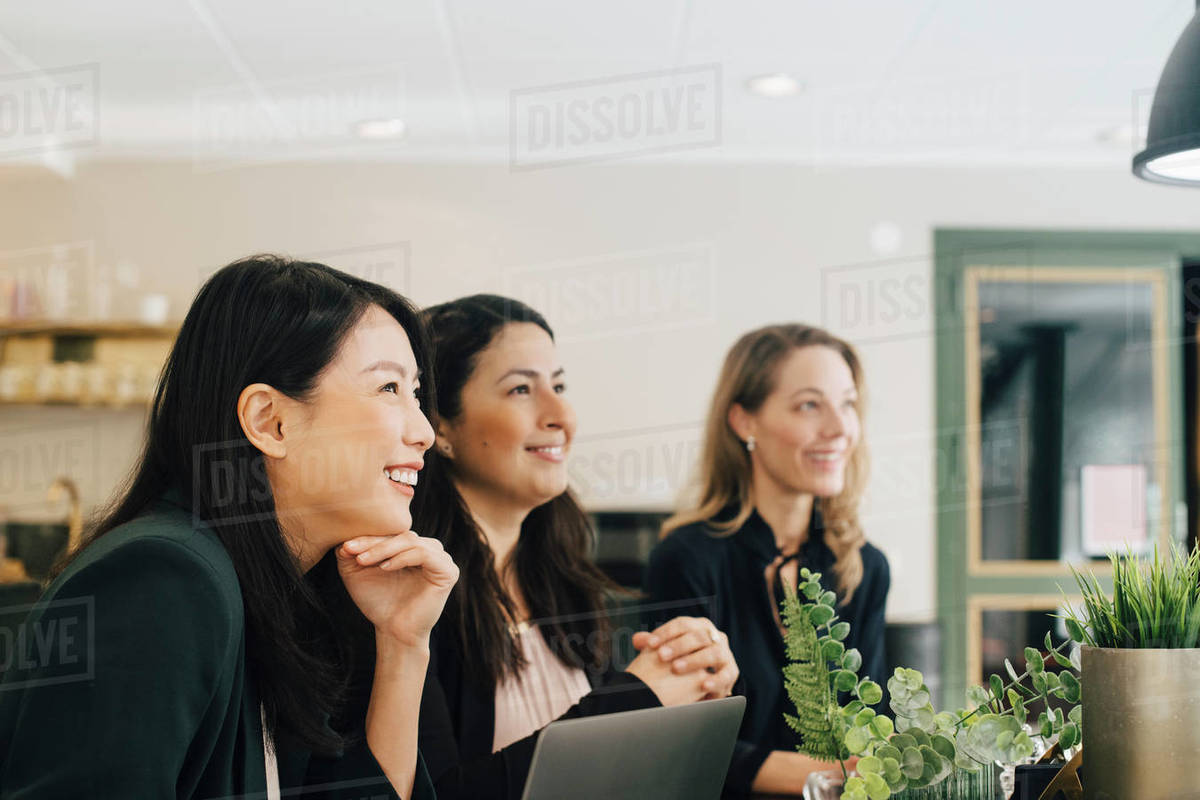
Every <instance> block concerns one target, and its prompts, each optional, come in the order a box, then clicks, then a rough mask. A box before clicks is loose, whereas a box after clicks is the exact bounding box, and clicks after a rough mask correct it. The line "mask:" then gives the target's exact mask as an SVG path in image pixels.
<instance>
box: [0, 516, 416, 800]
mask: <svg viewBox="0 0 1200 800" xmlns="http://www.w3.org/2000/svg"><path fill="white" fill-rule="evenodd" d="M6 611H7V613H9V614H13V613H16V612H15V610H12V609H9V610H0V613H5V612H6ZM18 631H19V633H18V635H17V636H15V637H12V638H13V639H14V641H10V642H0V670H3V675H2V677H0V797H3V798H6V800H26V799H29V800H32V799H33V798H36V799H37V800H55V799H56V798H62V800H68V799H69V800H78V799H79V798H97V797H112V798H136V799H137V800H143V799H145V800H149V799H150V798H195V799H196V800H201V799H202V798H221V800H233V799H234V798H239V799H242V798H244V799H245V800H249V798H265V797H266V772H265V769H264V760H263V744H262V725H261V722H260V717H259V703H258V698H257V695H256V692H255V689H254V686H253V685H252V681H251V679H250V676H249V674H248V671H247V663H246V641H245V638H246V637H245V622H244V614H243V609H242V595H241V591H240V589H239V586H238V580H237V575H236V574H235V572H234V568H233V563H232V561H231V560H230V558H229V555H228V554H227V553H226V551H225V548H224V547H223V546H222V545H221V543H220V541H219V540H218V539H217V537H216V536H215V535H214V534H213V533H212V532H211V531H209V530H206V529H204V528H202V527H194V526H193V525H192V517H191V512H190V511H189V510H187V509H186V508H183V507H181V506H179V505H177V504H175V503H173V502H169V501H167V500H165V499H164V500H161V501H159V502H157V503H155V504H154V506H153V507H152V508H151V510H150V511H149V512H147V513H146V514H143V515H142V516H139V517H138V518H137V519H134V520H132V521H131V522H129V523H127V524H125V525H122V526H120V527H119V528H116V529H114V530H112V531H110V532H109V533H107V534H105V535H104V536H102V537H101V538H100V539H98V540H97V541H96V542H95V543H94V544H92V545H90V546H88V547H87V548H85V549H84V550H83V552H82V553H81V554H80V555H79V556H78V557H77V558H76V559H75V560H74V561H73V562H72V563H71V565H70V566H69V567H68V568H67V569H66V570H65V571H64V572H63V573H62V574H61V575H60V576H59V577H58V578H57V579H56V580H55V581H54V582H53V583H52V584H51V585H50V587H49V588H48V589H47V590H46V592H45V594H44V595H43V597H42V599H41V600H40V601H39V602H38V604H37V605H36V606H35V608H34V609H33V611H32V612H30V613H29V616H28V617H27V618H26V619H25V621H24V623H23V624H21V625H20V626H19V627H18ZM279 772H280V783H281V785H282V787H283V793H284V797H289V798H295V797H303V798H305V800H312V799H315V798H391V797H396V796H397V795H396V794H395V792H393V791H392V790H391V788H390V785H389V784H388V782H387V781H386V779H385V778H384V777H383V772H382V770H381V769H380V767H379V765H378V763H376V761H375V759H374V758H373V757H372V756H371V754H370V751H369V750H368V749H367V747H366V746H365V745H359V746H357V747H353V748H349V749H347V750H346V751H345V752H344V753H342V755H341V757H340V758H327V757H318V756H313V755H311V754H309V753H307V752H296V751H287V750H281V752H280V753H279ZM417 773H418V774H417V781H416V786H415V787H414V797H417V798H432V797H433V789H432V785H431V784H430V782H429V779H428V777H427V775H426V773H425V769H424V765H423V763H422V762H421V761H420V760H419V759H418V766H417ZM289 787H290V788H291V791H289ZM301 787H303V788H301Z"/></svg>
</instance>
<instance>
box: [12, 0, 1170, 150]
mask: <svg viewBox="0 0 1200 800" xmlns="http://www.w3.org/2000/svg"><path fill="white" fill-rule="evenodd" d="M1193 9H1194V6H1193V5H1192V3H1191V2H1187V0H1170V1H1169V2H1168V0H1145V2H1129V0H1124V1H1123V2H1117V1H1116V0H1106V1H1105V2H1096V1H1095V0H1091V1H1089V2H1083V1H1082V0H1063V1H1061V2H1046V0H1006V2H995V1H993V2H990V3H986V4H985V3H979V2H966V1H965V0H959V2H936V0H935V1H934V2H907V3H901V2H896V0H892V1H891V2H882V0H874V2H869V3H864V2H857V3H856V2H830V1H829V0H821V1H820V2H816V1H815V0H739V2H717V1H716V0H673V1H672V2H653V1H651V0H607V2H603V3H586V4H585V3H578V2H574V3H572V2H564V1H563V0H508V1H507V2H488V1H487V0H420V2H397V0H387V1H386V2H385V1H383V0H360V1H359V2H350V3H345V4H340V5H339V4H334V3H330V2H316V0H289V2H283V1H282V0H275V1H274V2H249V0H116V1H115V2H109V3H96V2H82V0H74V1H71V2H64V1H63V0H39V2H14V3H8V4H6V5H5V6H4V7H3V9H2V10H0V94H2V93H3V91H4V79H3V76H5V75H12V74H14V73H23V72H28V71H31V70H57V69H60V68H64V67H78V66H79V65H84V64H94V65H96V66H95V68H94V69H95V70H96V75H97V77H98V86H99V91H98V99H97V100H96V102H95V108H96V111H97V114H98V118H97V121H96V122H95V128H96V131H95V132H96V134H97V138H98V143H96V144H86V145H83V146H77V147H74V148H71V149H70V150H69V151H63V152H62V153H59V154H58V156H52V158H53V157H59V158H99V157H130V156H132V157H156V158H157V157H186V158H193V157H194V158H201V159H206V158H210V157H212V156H214V155H220V152H219V151H220V150H221V149H222V147H224V146H225V144H226V143H225V140H224V139H222V137H221V136H219V135H216V134H213V133H211V128H212V125H213V113H214V112H213V107H214V106H213V102H214V98H216V100H217V101H218V102H221V103H225V104H226V105H225V106H224V107H229V106H233V107H236V108H239V109H240V112H239V113H240V114H242V115H243V116H242V117H240V119H235V120H233V122H230V123H229V124H230V125H233V126H234V133H232V134H230V135H234V136H236V135H237V130H236V128H237V126H238V125H242V126H244V127H253V126H254V125H255V124H257V123H256V122H255V120H259V119H260V118H262V119H274V120H275V121H277V122H278V121H280V120H282V122H283V123H284V125H285V127H286V126H287V125H293V126H294V125H296V124H302V121H301V122H300V123H298V122H297V118H296V116H295V115H296V113H297V112H295V110H294V108H293V105H292V104H293V102H294V101H295V100H296V98H304V97H307V98H309V99H311V98H312V97H314V96H320V95H321V93H322V92H323V91H325V89H329V90H330V91H333V92H341V93H342V94H343V95H344V96H348V95H349V94H351V93H353V92H354V91H355V90H358V89H364V88H365V89H369V90H371V91H377V90H382V91H385V92H390V94H387V101H386V103H387V104H390V105H389V106H388V107H394V108H395V109H396V114H398V115H400V116H402V117H403V119H404V122H405V124H406V126H407V129H408V133H407V136H406V137H405V139H404V140H403V141H401V142H389V143H374V142H363V141H361V140H356V139H354V138H353V137H351V136H350V135H349V133H348V131H343V130H342V129H341V128H347V127H348V126H347V125H346V124H345V123H346V120H345V119H342V118H341V117H339V116H338V114H344V113H349V112H334V113H333V115H332V116H331V117H330V118H329V119H326V120H325V122H326V123H329V121H330V119H332V120H334V122H336V123H337V124H335V125H333V127H338V125H340V126H341V128H338V130H337V131H336V133H331V132H330V131H324V132H322V133H321V134H320V135H319V136H314V137H311V138H309V139H305V138H304V136H303V135H301V136H300V137H299V138H298V139H291V140H287V141H281V142H276V143H275V145H274V146H272V148H270V154H268V153H267V151H266V150H263V149H261V148H260V149H259V150H258V151H255V152H252V153H251V157H254V158H265V157H268V155H271V156H274V157H280V158H346V157H351V158H403V159H437V160H446V159H451V160H481V159H488V160H491V159H494V160H500V161H507V160H508V159H509V156H510V147H511V144H512V143H511V142H510V128H509V125H510V103H511V102H512V101H513V95H512V93H513V92H520V91H521V90H525V89H529V88H530V87H544V86H547V85H551V84H558V83H564V82H577V81H601V82H602V81H606V80H610V79H613V78H615V77H618V76H622V75H627V74H630V73H643V72H648V71H656V70H666V69H671V68H677V67H687V66H692V65H707V64H716V65H719V67H720V76H721V77H720V82H721V89H722V94H721V102H720V112H721V123H720V131H719V140H720V141H719V144H713V145H708V146H702V147H699V148H695V149H687V150H682V149H680V148H675V149H672V148H669V147H668V148H665V152H663V153H659V154H653V155H641V156H636V158H637V159H638V160H643V161H644V160H648V159H655V158H674V159H678V158H703V159H729V160H750V159H785V160H790V161H799V162H811V163H814V164H817V165H819V164H825V163H829V164H864V163H867V164H869V163H897V162H905V163H957V164H981V165H984V164H1013V163H1022V164H1029V163H1036V164H1049V165H1055V164H1064V165H1080V164H1084V165H1105V166H1119V167H1120V168H1122V169H1127V168H1128V162H1129V158H1130V155H1131V154H1132V152H1133V151H1134V150H1135V142H1134V141H1133V139H1134V136H1133V134H1132V131H1133V130H1134V129H1135V122H1136V121H1137V120H1136V119H1135V118H1136V117H1137V116H1138V113H1137V108H1138V107H1139V98H1140V107H1143V108H1144V107H1146V106H1147V104H1148V101H1149V93H1150V92H1152V90H1153V87H1154V84H1155V82H1156V81H1157V78H1158V74H1159V71H1160V70H1161V69H1162V65H1163V63H1164V61H1165V59H1166V57H1167V54H1168V53H1169V51H1170V48H1171V46H1172V45H1173V43H1174V41H1175V39H1176V38H1177V36H1178V35H1179V32H1180V31H1181V30H1182V28H1183V26H1184V25H1185V24H1186V22H1187V21H1188V19H1189V18H1190V16H1191V14H1192V13H1193ZM776 71H786V72H790V73H793V74H794V75H796V76H797V77H799V78H800V79H801V80H802V81H803V83H804V85H805V89H804V91H802V92H801V93H800V94H798V95H796V96H793V97H789V98H782V99H765V98H761V97H756V96H752V95H750V94H749V93H748V92H746V90H745V88H744V82H745V80H746V78H748V77H750V76H752V75H757V74H761V73H768V72H776ZM330 87H332V88H330ZM381 87H382V89H381ZM272 115H274V116H272ZM222 124H224V123H222ZM1143 124H1144V121H1143ZM206 131H207V132H206ZM227 133H228V132H227ZM242 133H244V131H243V132H242ZM318 144H319V146H318ZM239 152H240V153H241V155H243V156H244V155H245V152H244V151H239ZM37 157H39V158H41V157H44V156H42V155H40V154H39V155H37ZM0 158H4V159H5V160H8V161H12V160H13V159H15V158H19V157H17V156H12V155H9V156H5V155H4V154H3V153H0Z"/></svg>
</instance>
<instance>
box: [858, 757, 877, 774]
mask: <svg viewBox="0 0 1200 800" xmlns="http://www.w3.org/2000/svg"><path fill="white" fill-rule="evenodd" d="M855 769H857V770H858V774H859V775H873V774H879V773H882V772H883V760H882V759H880V758H878V757H877V756H863V757H862V758H860V759H859V760H858V766H857V767H855Z"/></svg>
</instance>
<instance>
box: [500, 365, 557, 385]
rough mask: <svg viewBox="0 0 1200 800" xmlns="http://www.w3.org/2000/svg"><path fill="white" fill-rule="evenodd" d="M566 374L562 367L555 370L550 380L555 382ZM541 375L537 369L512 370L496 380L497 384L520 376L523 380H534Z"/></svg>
mask: <svg viewBox="0 0 1200 800" xmlns="http://www.w3.org/2000/svg"><path fill="white" fill-rule="evenodd" d="M564 372H566V370H564V369H563V368H562V367H559V368H558V369H556V370H554V372H551V373H550V380H554V379H555V378H558V377H561V376H562V375H563V373H564ZM539 374H540V373H539V372H538V371H537V370H536V369H528V368H517V369H510V370H509V371H508V372H506V373H504V374H503V375H501V376H500V377H499V378H498V379H497V380H496V383H501V382H503V381H504V380H506V379H508V378H511V377H512V376H513V375H520V376H521V377H522V378H529V379H530V380H532V379H534V378H537V376H538V375H539Z"/></svg>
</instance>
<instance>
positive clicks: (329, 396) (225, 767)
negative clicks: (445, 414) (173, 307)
mask: <svg viewBox="0 0 1200 800" xmlns="http://www.w3.org/2000/svg"><path fill="white" fill-rule="evenodd" d="M432 400H433V390H432V386H431V381H430V376H429V363H428V345H427V343H426V339H425V335H424V333H423V330H422V326H421V323H420V320H419V319H418V317H417V315H416V312H415V311H414V309H413V308H412V306H411V305H410V304H409V303H408V302H407V301H406V300H405V299H404V298H402V297H400V296H399V295H397V294H395V293H394V292H391V291H390V290H388V289H386V288H384V287H382V286H378V285H376V284H373V283H369V282H367V281H363V280H360V279H357V278H354V277H352V276H350V275H347V274H345V273H342V272H339V271H337V270H334V269H331V268H330V267H327V266H324V265H322V264H315V263H306V262H296V261H291V260H288V259H283V258H279V257H275V256H258V257H253V258H248V259H244V260H242V261H238V262H235V263H233V264H230V265H229V266H227V267H225V268H224V269H222V270H220V271H219V272H217V273H216V274H215V275H214V276H213V277H212V278H211V279H210V280H209V281H208V282H207V283H206V284H205V286H204V287H203V288H202V289H201V290H200V293H199V295H198V296H197V297H196V299H195V301H194V302H193V304H192V307H191V309H190V311H189V312H188V315H187V318H186V319H185V320H184V322H183V326H182V328H181V330H180V332H179V336H178V338H177V340H176V342H175V345H174V348H173V349H172V352H171V355H170V358H169V359H168V361H167V364H166V367H165V368H164V370H163V374H162V378H161V381H160V383H159V386H158V390H157V392H156V394H155V397H154V402H153V407H152V409H151V416H150V425H149V432H148V438H147V441H146V445H145V450H144V452H143V454H142V456H141V459H140V462H139V463H138V465H137V467H136V468H135V470H134V473H133V475H132V478H131V480H130V483H129V485H128V487H127V488H126V489H125V490H124V491H123V492H122V493H121V495H120V496H119V497H118V498H117V499H116V500H115V501H114V503H113V505H112V506H111V507H110V509H109V510H108V511H107V513H106V514H105V515H104V516H103V517H102V519H101V520H100V522H99V524H98V525H97V526H96V527H95V528H94V529H93V530H92V532H91V533H90V535H89V537H88V538H87V540H86V541H85V542H84V544H83V546H82V547H81V548H80V549H79V550H78V551H77V552H75V553H74V554H72V557H71V558H70V560H69V562H68V563H67V564H65V566H63V567H62V568H61V569H60V571H59V573H58V575H57V577H56V578H55V579H54V581H53V582H52V583H51V584H50V586H49V587H48V588H47V590H46V592H45V594H44V595H43V598H42V602H41V603H39V605H38V606H37V607H36V608H35V609H34V611H33V612H32V613H31V614H30V616H29V618H28V619H27V620H26V622H25V626H26V628H27V629H34V628H36V629H38V630H42V631H51V630H54V624H53V623H54V618H55V615H60V614H62V613H64V612H63V609H64V608H67V607H71V606H72V601H80V602H83V603H86V604H88V605H89V606H90V607H91V609H92V612H91V613H92V617H91V618H90V622H89V625H88V627H87V628H86V629H85V630H83V631H82V632H81V631H78V630H74V631H73V633H72V635H86V636H87V637H88V641H87V644H88V648H89V651H90V659H91V663H90V665H89V666H90V675H89V676H87V677H86V679H82V678H81V679H78V680H72V679H70V676H63V675H61V674H56V673H54V671H53V670H52V669H50V668H49V667H45V666H29V665H28V664H27V663H26V661H27V659H22V660H20V661H19V662H18V663H19V666H18V668H14V669H11V670H9V671H8V672H7V673H6V674H5V675H4V682H3V684H0V796H3V797H6V798H14V800H15V799H16V798H35V797H36V798H46V797H95V796H98V795H101V794H102V795H104V796H108V797H129V798H135V797H136V798H152V797H153V798H161V797H179V798H193V797H195V798H207V797H230V796H234V795H236V796H259V797H262V796H264V793H265V796H266V797H278V796H280V792H281V791H286V790H288V789H289V788H294V789H297V790H299V789H300V788H302V787H307V788H309V790H310V791H303V792H301V793H302V794H303V795H304V796H306V797H309V796H313V797H316V796H320V797H330V798H332V797H342V796H353V797H362V796H364V795H367V794H369V795H371V796H376V795H384V796H390V797H396V796H405V797H408V796H418V797H429V796H431V795H432V788H431V786H430V784H429V781H428V778H427V777H426V776H425V773H424V770H423V767H422V766H421V762H420V760H419V758H418V755H417V708H418V706H419V702H420V695H421V688H422V682H423V679H424V676H425V671H426V666H427V663H428V659H429V633H430V630H431V628H432V627H433V624H434V622H435V621H436V620H437V618H438V616H439V614H440V613H441V611H442V608H443V605H444V603H445V601H446V597H447V596H448V593H449V592H450V589H451V588H452V587H453V585H454V582H455V580H456V579H457V576H458V571H457V568H456V567H455V566H454V564H453V562H452V561H451V559H450V557H449V556H448V555H447V554H446V553H445V551H444V550H443V549H442V547H441V545H440V544H439V543H438V542H437V541H436V540H434V539H427V538H423V537H419V536H417V535H416V534H415V533H413V532H412V531H411V530H410V529H411V527H412V526H411V515H410V512H409V502H410V499H411V498H412V496H413V485H414V484H415V483H416V481H415V475H416V473H417V471H418V470H419V469H420V467H421V464H422V458H423V454H424V452H425V451H426V450H427V449H428V448H429V446H430V445H431V444H432V443H433V430H432V428H431V427H430V424H429V421H428V420H427V419H426V417H425V415H424V413H423V412H422V410H421V405H422V404H425V405H426V407H432ZM318 585H320V586H321V587H323V588H320V589H318V588H317V587H318ZM75 608H76V609H77V608H78V605H77V604H76V605H75ZM72 613H76V614H78V611H77V610H76V611H74V612H72ZM58 630H60V631H63V628H62V627H61V626H60V627H59V628H58ZM63 635H67V634H66V633H65V632H64V633H63ZM364 659H365V661H366V662H367V663H364ZM361 675H368V676H370V680H369V682H368V683H367V684H366V685H355V683H354V680H353V679H354V678H355V677H356V676H361ZM358 699H361V701H362V703H361V705H360V704H358V703H357V702H355V701H357V700H358ZM315 787H321V788H320V789H319V791H318V794H312V793H311V791H313V790H316V789H315Z"/></svg>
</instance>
